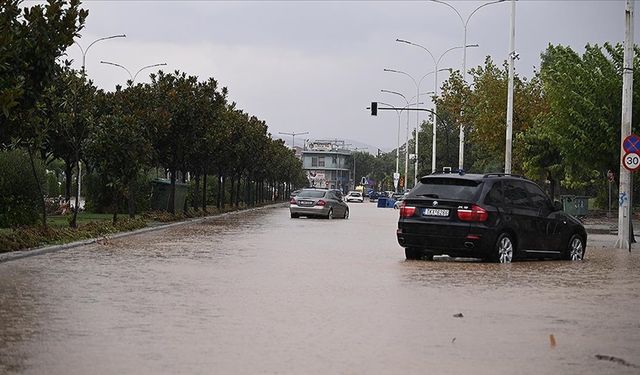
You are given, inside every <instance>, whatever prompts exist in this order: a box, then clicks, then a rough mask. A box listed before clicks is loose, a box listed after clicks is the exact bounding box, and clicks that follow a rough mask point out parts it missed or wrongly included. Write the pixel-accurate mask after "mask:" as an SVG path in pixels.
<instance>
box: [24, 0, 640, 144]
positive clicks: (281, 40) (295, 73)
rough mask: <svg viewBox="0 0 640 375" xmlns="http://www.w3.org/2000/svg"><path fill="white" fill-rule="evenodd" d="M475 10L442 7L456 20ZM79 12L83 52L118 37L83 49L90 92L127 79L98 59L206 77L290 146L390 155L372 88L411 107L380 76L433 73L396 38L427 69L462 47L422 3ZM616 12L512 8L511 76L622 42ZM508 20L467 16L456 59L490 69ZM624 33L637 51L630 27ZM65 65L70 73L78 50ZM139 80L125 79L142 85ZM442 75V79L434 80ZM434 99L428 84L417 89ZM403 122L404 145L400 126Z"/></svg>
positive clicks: (527, 2)
mask: <svg viewBox="0 0 640 375" xmlns="http://www.w3.org/2000/svg"><path fill="white" fill-rule="evenodd" d="M483 3H484V2H476V1H450V2H449V4H451V5H452V6H453V7H455V8H456V9H457V10H458V11H459V12H460V14H461V15H462V18H463V19H465V20H466V19H467V17H468V16H469V14H470V13H471V12H472V11H473V10H474V9H475V8H477V7H478V6H480V5H481V4H483ZM25 4H29V3H28V2H27V3H25ZM83 7H84V8H85V9H88V10H89V17H88V19H87V22H86V27H85V28H84V29H83V30H82V32H81V34H82V38H81V39H79V43H80V44H81V45H82V46H83V47H84V48H86V47H87V46H88V45H89V44H90V43H91V42H92V41H94V40H95V39H97V38H100V37H106V36H109V35H114V34H126V35H127V37H126V38H120V39H113V40H107V41H102V42H99V43H96V44H95V45H93V47H91V49H89V50H88V52H87V54H86V69H87V73H88V75H89V77H90V78H91V79H92V80H93V81H94V82H95V84H96V85H97V86H98V87H100V88H103V89H105V90H113V89H114V88H115V85H116V84H122V83H124V82H125V81H126V79H128V78H129V76H128V74H127V73H126V72H125V71H124V70H122V69H119V68H117V67H114V66H109V65H105V64H100V61H101V60H105V61H110V62H114V63H118V64H121V65H124V66H125V67H127V68H128V69H129V70H130V71H131V72H132V74H135V72H136V71H137V70H138V69H140V68H141V67H143V66H146V65H150V64H155V63H163V62H166V63H167V64H168V65H167V67H164V68H165V70H169V71H173V70H176V69H177V70H180V71H184V72H186V73H187V74H190V75H196V76H198V77H199V78H200V79H201V80H206V79H207V78H209V77H213V78H215V79H216V80H217V81H218V82H219V84H220V85H221V86H226V87H228V89H229V93H230V95H229V99H230V101H235V102H236V103H237V104H238V107H239V108H241V109H243V110H244V111H246V112H248V113H249V114H251V115H255V116H256V117H258V118H260V119H262V120H265V121H266V123H267V125H268V126H269V131H270V133H271V134H273V135H274V136H278V133H279V132H309V135H301V136H298V137H296V144H298V145H300V144H301V142H302V139H303V138H311V139H321V138H331V139H333V138H339V139H351V140H357V141H361V142H364V143H367V144H370V145H373V146H375V147H380V148H383V149H392V148H395V147H396V135H397V125H398V118H397V116H396V114H395V113H393V112H383V113H380V114H379V116H378V117H372V116H370V114H369V112H368V111H367V110H366V109H365V108H366V107H367V106H369V103H370V102H371V101H384V102H387V103H391V104H394V105H398V106H400V105H404V100H403V99H402V98H401V97H399V96H395V95H390V94H384V93H381V92H380V90H381V89H386V90H393V91H399V92H402V93H403V94H405V95H406V96H407V98H410V97H412V96H414V95H415V93H416V87H415V85H414V83H413V81H412V80H411V79H409V78H408V77H406V76H403V75H400V74H394V73H389V72H384V71H383V69H384V68H391V69H396V70H402V71H405V72H407V73H408V74H410V75H412V76H413V77H414V78H416V79H419V78H421V77H422V76H424V75H425V74H426V73H428V72H431V71H433V70H434V63H433V61H432V59H431V57H429V55H428V54H427V53H426V52H425V51H424V50H422V49H420V48H417V47H414V46H410V45H406V44H402V43H398V42H396V41H395V40H396V38H401V39H407V40H410V41H412V42H415V43H418V44H421V45H423V46H424V47H426V48H427V49H429V50H430V51H431V52H432V53H433V54H434V55H435V57H436V59H437V58H439V57H440V55H441V54H442V53H443V52H445V51H446V50H448V49H449V48H451V47H456V46H461V45H462V44H463V36H464V35H463V34H464V33H463V30H464V29H463V26H462V21H461V20H460V18H459V17H458V15H457V14H456V13H455V12H454V11H453V10H452V9H451V8H449V7H447V6H446V5H443V4H438V3H434V2H429V1H407V2H399V1H349V2H345V1H315V2H312V1H257V2H253V1H232V2H225V1H192V2H188V1H137V2H136V1H87V2H85V3H84V4H83ZM624 8H625V2H624V1H623V0H606V1H535V0H521V1H518V2H517V3H516V50H517V52H518V53H519V55H520V60H518V61H516V73H518V74H520V75H521V76H525V77H527V78H529V77H531V76H532V72H533V69H534V67H536V68H537V67H539V64H540V53H541V52H543V51H544V50H545V48H546V47H547V45H548V44H549V43H551V44H562V45H569V46H571V47H572V48H573V49H574V50H576V51H579V52H580V53H582V52H583V50H584V46H585V45H586V44H587V43H591V44H602V43H604V42H607V41H609V42H613V43H617V42H620V43H621V42H622V41H623V40H624ZM510 11H511V3H510V1H507V2H504V3H498V4H493V5H489V6H486V7H483V8H482V9H480V10H478V11H477V12H476V13H475V14H474V15H473V16H472V17H471V18H470V20H469V23H468V27H467V43H468V44H476V43H477V44H479V47H478V48H468V49H467V67H468V68H469V67H474V66H477V65H479V64H482V63H483V61H484V59H485V57H486V56H487V55H490V56H491V57H492V58H493V60H494V61H496V62H498V63H499V64H501V63H502V61H503V60H505V58H506V56H507V53H508V47H509V32H510V24H509V22H510ZM635 24H636V25H637V24H638V22H635ZM635 29H636V33H635V36H634V39H635V40H636V42H637V41H638V34H639V33H638V31H639V30H638V29H640V28H639V27H637V26H636V27H635ZM68 57H69V58H70V59H73V60H74V66H75V67H77V68H78V69H79V68H80V67H81V62H82V58H81V53H80V49H79V48H78V47H77V46H75V45H74V46H72V47H71V48H70V49H69V50H68ZM462 60H463V57H462V49H457V50H453V51H450V52H449V53H447V54H446V55H444V57H443V58H442V60H441V62H440V64H439V66H438V67H439V68H448V67H451V68H453V69H462ZM149 72H150V70H145V71H144V72H142V73H140V74H139V75H138V78H137V80H136V81H137V82H148V81H149V79H148V73H149ZM446 77H447V73H446V72H441V73H440V74H439V77H438V79H439V81H442V80H444V79H446ZM433 89H434V80H433V77H432V76H429V77H427V78H426V79H425V80H424V81H423V83H422V84H421V87H420V91H421V92H427V91H431V90H433ZM620 95H621V94H620ZM429 105H431V104H430V103H429ZM505 106H506V103H505ZM415 121H416V120H415V117H413V119H412V120H411V124H412V125H413V126H415ZM402 124H403V129H402V133H401V138H404V137H405V129H404V127H405V125H406V120H403V121H402Z"/></svg>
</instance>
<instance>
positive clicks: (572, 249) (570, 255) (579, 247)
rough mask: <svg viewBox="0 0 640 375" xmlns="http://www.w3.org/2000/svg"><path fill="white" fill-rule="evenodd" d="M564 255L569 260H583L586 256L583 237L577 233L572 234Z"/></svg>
mask: <svg viewBox="0 0 640 375" xmlns="http://www.w3.org/2000/svg"><path fill="white" fill-rule="evenodd" d="M564 257H565V259H568V260H582V259H583V258H584V242H583V241H582V237H580V236H579V235H577V234H574V235H573V236H571V239H570V240H569V246H567V251H566V253H565V256H564Z"/></svg>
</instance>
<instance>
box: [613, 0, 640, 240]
mask: <svg viewBox="0 0 640 375" xmlns="http://www.w3.org/2000/svg"><path fill="white" fill-rule="evenodd" d="M633 3H634V2H633V1H631V0H627V1H626V5H625V32H624V54H623V64H622V120H621V121H620V136H621V138H622V145H621V146H622V147H621V150H620V157H624V155H625V154H626V153H628V152H637V151H638V150H633V149H631V147H636V146H635V145H634V144H631V145H628V144H627V142H625V141H627V140H629V141H630V139H628V137H629V136H630V135H631V115H632V111H631V110H632V108H633V57H634V52H633V8H634V7H633V5H634V4H633ZM629 143H633V142H629ZM618 194H619V196H618V204H619V210H618V239H617V241H616V243H615V247H616V248H618V249H629V251H631V241H630V239H631V236H632V235H633V232H632V231H631V215H632V212H633V210H632V208H631V172H630V171H629V170H627V168H626V167H625V166H624V165H623V164H622V163H621V164H620V189H619V193H618Z"/></svg>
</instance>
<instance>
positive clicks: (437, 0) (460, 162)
mask: <svg viewBox="0 0 640 375" xmlns="http://www.w3.org/2000/svg"><path fill="white" fill-rule="evenodd" d="M430 1H432V2H434V3H440V4H444V5H446V6H448V7H449V8H451V9H453V11H454V12H456V14H457V15H458V17H459V18H460V22H462V27H463V29H464V41H463V42H462V46H463V48H462V81H463V82H465V83H466V82H467V25H468V24H469V20H470V19H471V17H472V16H473V15H474V14H475V13H476V12H477V11H478V10H480V8H484V7H486V6H487V5H492V4H497V3H502V2H504V1H506V0H495V1H490V2H488V3H484V4H482V5H480V6H478V7H477V8H476V9H474V10H473V12H471V14H469V16H467V19H466V20H464V19H463V18H462V15H461V14H460V12H458V10H457V9H456V8H455V7H454V6H453V5H451V4H448V3H445V2H444V1H441V0H430ZM463 166H464V125H463V124H460V149H459V150H458V169H463Z"/></svg>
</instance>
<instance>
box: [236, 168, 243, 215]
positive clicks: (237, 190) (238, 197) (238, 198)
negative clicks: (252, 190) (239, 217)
mask: <svg viewBox="0 0 640 375" xmlns="http://www.w3.org/2000/svg"><path fill="white" fill-rule="evenodd" d="M241 181H242V175H238V184H237V185H236V207H240V182H241Z"/></svg>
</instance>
